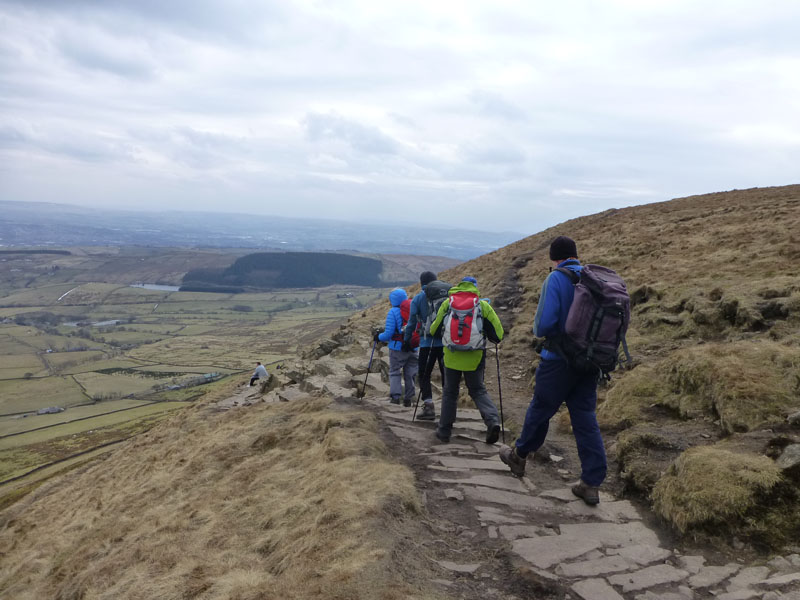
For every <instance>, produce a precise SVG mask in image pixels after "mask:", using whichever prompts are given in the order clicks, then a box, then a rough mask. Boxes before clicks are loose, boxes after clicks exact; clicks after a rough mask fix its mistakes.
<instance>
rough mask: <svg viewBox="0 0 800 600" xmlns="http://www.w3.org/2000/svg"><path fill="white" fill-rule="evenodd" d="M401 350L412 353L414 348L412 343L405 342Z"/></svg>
mask: <svg viewBox="0 0 800 600" xmlns="http://www.w3.org/2000/svg"><path fill="white" fill-rule="evenodd" d="M400 350H402V351H403V352H411V351H412V350H413V348H412V347H411V342H405V341H404V342H403V345H402V346H400Z"/></svg>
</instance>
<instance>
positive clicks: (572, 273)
mask: <svg viewBox="0 0 800 600" xmlns="http://www.w3.org/2000/svg"><path fill="white" fill-rule="evenodd" d="M555 270H556V271H558V272H559V273H563V274H564V275H566V276H567V277H569V280H570V281H571V282H572V285H576V284H577V283H578V282H579V281H580V280H581V276H580V275H579V274H578V273H576V272H575V271H573V270H572V269H568V268H567V267H556V269H555Z"/></svg>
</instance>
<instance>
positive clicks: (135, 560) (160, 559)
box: [0, 399, 423, 600]
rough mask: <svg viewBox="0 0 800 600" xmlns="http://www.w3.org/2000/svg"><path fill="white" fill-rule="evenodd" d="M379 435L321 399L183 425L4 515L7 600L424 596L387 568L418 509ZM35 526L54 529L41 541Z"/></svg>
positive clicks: (197, 416) (2, 587)
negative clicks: (403, 523)
mask: <svg viewBox="0 0 800 600" xmlns="http://www.w3.org/2000/svg"><path fill="white" fill-rule="evenodd" d="M376 430H377V425H376V422H375V418H374V416H373V415H371V414H369V413H365V412H362V411H358V410H354V409H346V408H342V407H336V406H333V405H331V404H330V402H329V401H325V400H319V399H317V400H308V401H299V402H296V403H293V404H292V405H291V406H287V405H262V406H261V407H251V409H250V410H248V411H246V412H245V411H236V412H230V413H227V414H224V415H216V416H211V415H209V414H205V413H203V412H202V411H198V410H191V411H188V412H184V413H181V414H180V415H178V416H176V417H175V418H173V419H171V420H170V421H169V422H168V423H162V424H161V425H160V426H159V427H157V428H156V429H154V430H152V431H150V432H149V433H147V434H145V435H143V436H140V437H138V438H136V439H135V440H132V441H130V442H127V443H126V445H125V447H124V448H120V449H119V450H118V451H117V452H115V457H114V460H113V462H109V461H106V462H105V463H104V464H102V465H96V466H94V467H91V468H89V469H88V470H85V471H84V472H74V474H73V475H70V476H69V480H65V481H62V482H60V483H58V484H51V483H46V484H44V485H43V486H41V487H40V488H39V489H38V490H36V492H34V493H33V494H32V495H31V496H29V497H28V498H27V499H24V500H22V501H19V502H17V503H16V504H15V505H14V506H12V507H11V508H9V509H7V510H6V511H5V512H4V513H3V527H2V530H0V543H2V544H3V545H4V546H6V547H13V552H11V553H10V554H6V555H5V556H4V558H3V561H2V566H0V592H3V593H6V594H9V595H11V596H13V597H15V598H18V599H19V600H29V599H33V598H42V597H60V598H79V597H86V598H89V597H96V598H112V597H113V598H134V597H136V598H145V597H150V598H166V597H186V594H187V593H189V592H191V594H194V595H198V594H202V597H203V598H207V599H208V600H214V599H230V598H241V599H245V598H253V599H254V598H259V597H261V598H265V597H280V598H287V599H292V598H301V597H302V598H320V599H322V598H326V599H328V598H330V599H345V598H353V599H357V598H376V599H377V598H384V599H386V600H393V599H399V598H408V597H420V595H421V594H420V593H419V587H418V586H421V585H423V584H422V583H415V582H410V581H406V580H404V579H403V578H402V577H401V576H400V574H399V572H398V571H397V569H396V568H395V564H394V563H395V561H396V559H395V557H394V554H395V552H396V551H397V545H398V539H397V534H396V533H395V531H396V530H397V529H398V528H399V523H400V520H402V519H404V518H405V517H406V516H413V515H415V514H416V513H417V512H418V511H419V510H420V505H419V497H418V494H417V492H416V490H415V487H414V480H413V475H412V474H411V473H410V472H409V471H408V470H407V469H405V468H403V467H401V466H399V465H397V464H395V463H394V462H392V461H391V460H389V459H388V452H387V450H386V448H385V447H384V446H383V444H382V442H381V441H380V440H379V439H378V437H377V435H376ZM53 506H59V507H61V509H60V510H58V511H53V510H52V507H53ZM45 515H46V516H45ZM42 519H46V520H47V527H46V528H39V529H38V530H35V529H32V528H34V527H35V526H36V524H37V523H41V522H42ZM45 529H46V531H45ZM22 531H26V534H25V535H24V536H23V535H21V532H22ZM37 531H38V532H37ZM11 545H13V546H11ZM408 559H409V560H411V561H412V562H413V561H414V560H415V558H414V557H413V556H409V557H408Z"/></svg>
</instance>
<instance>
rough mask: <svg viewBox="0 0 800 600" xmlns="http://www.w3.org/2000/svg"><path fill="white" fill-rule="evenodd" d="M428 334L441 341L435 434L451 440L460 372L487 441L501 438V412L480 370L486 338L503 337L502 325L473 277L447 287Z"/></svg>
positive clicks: (484, 356)
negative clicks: (441, 372) (441, 383)
mask: <svg viewBox="0 0 800 600" xmlns="http://www.w3.org/2000/svg"><path fill="white" fill-rule="evenodd" d="M430 333H431V335H434V336H437V337H441V338H442V342H443V344H444V367H445V369H444V371H445V374H444V389H443V390H442V410H441V414H440V415H439V426H438V427H437V429H436V437H437V438H438V439H439V441H441V442H443V443H447V442H449V441H450V434H451V431H452V429H453V423H454V422H455V420H456V411H457V406H458V392H459V387H460V384H461V376H462V375H463V376H464V381H465V383H466V384H467V390H468V391H469V395H470V397H471V398H472V401H473V402H474V403H475V406H476V407H477V409H478V410H479V411H480V413H481V417H482V418H483V422H484V423H485V424H486V443H487V444H494V443H495V442H496V441H497V439H498V438H499V437H500V415H499V414H498V412H497V407H496V406H495V405H494V402H492V399H491V398H490V397H489V393H488V392H487V391H486V386H485V385H484V383H483V373H484V367H485V363H486V339H487V338H488V339H489V340H490V341H492V342H495V343H497V342H499V341H500V340H501V339H503V326H502V324H501V323H500V319H499V318H498V317H497V314H496V313H495V312H494V309H493V308H492V307H491V305H490V304H489V303H488V302H487V301H486V300H481V299H480V296H479V294H478V282H477V280H476V279H475V278H474V277H465V278H464V279H463V280H462V281H461V283H459V284H458V285H456V286H455V287H452V288H450V291H449V292H448V298H447V300H445V301H444V302H443V303H442V305H441V306H440V307H439V312H438V313H437V315H436V319H435V320H434V321H433V323H432V324H431V327H430Z"/></svg>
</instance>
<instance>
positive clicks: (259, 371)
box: [250, 362, 269, 386]
mask: <svg viewBox="0 0 800 600" xmlns="http://www.w3.org/2000/svg"><path fill="white" fill-rule="evenodd" d="M256 365H258V366H257V367H256V370H255V371H253V376H252V377H251V378H250V386H252V385H253V383H254V382H255V381H256V380H257V379H266V378H267V377H269V373H267V369H266V368H265V367H264V365H262V364H261V363H260V362H257V363H256Z"/></svg>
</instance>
